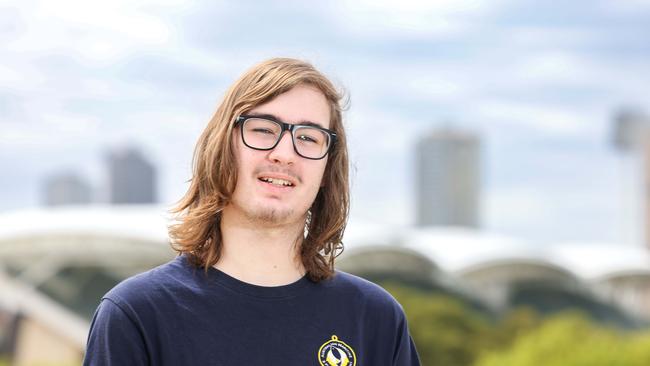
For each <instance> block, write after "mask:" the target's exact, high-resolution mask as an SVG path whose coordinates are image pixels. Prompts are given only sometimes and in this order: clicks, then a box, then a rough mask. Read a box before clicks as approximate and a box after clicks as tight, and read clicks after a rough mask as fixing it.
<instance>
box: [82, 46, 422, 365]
mask: <svg viewBox="0 0 650 366" xmlns="http://www.w3.org/2000/svg"><path fill="white" fill-rule="evenodd" d="M340 100H341V96H340V94H339V93H338V92H337V91H336V89H335V88H334V87H333V85H332V83H331V82H330V81H329V80H328V79H327V78H325V77H324V76H323V75H322V74H321V73H319V72H318V71H317V70H316V69H314V68H313V67H312V66H311V65H310V64H307V63H305V62H302V61H298V60H294V59H271V60H268V61H266V62H263V63H261V64H259V65H257V66H255V67H253V68H252V69H251V70H249V71H248V72H247V73H245V74H244V75H243V76H242V77H241V78H240V79H239V80H238V81H237V82H236V83H235V84H234V85H233V86H232V87H231V88H230V89H229V90H228V92H227V93H226V95H225V97H224V99H223V101H222V103H221V105H220V106H219V108H218V109H217V111H216V113H215V115H214V116H213V117H212V119H211V121H210V123H209V124H208V126H207V128H206V129H205V131H204V132H203V134H202V135H201V137H200V138H199V141H198V143H197V146H196V150H195V153H194V164H193V178H192V180H191V185H190V188H189V190H188V192H187V194H186V195H185V197H184V198H183V199H182V200H181V201H180V202H179V204H178V206H177V207H176V209H175V210H174V212H175V213H177V214H179V219H178V221H177V223H176V224H175V225H172V226H171V227H170V237H171V238H172V245H173V247H174V249H175V250H177V251H178V252H179V254H180V255H179V256H178V257H177V258H176V259H174V260H173V261H171V262H169V263H167V264H164V265H162V266H160V267H158V268H155V269H153V270H151V271H148V272H145V273H142V274H140V275H137V276H135V277H132V278H130V279H128V280H126V281H124V282H122V283H121V284H119V285H118V286H116V287H115V288H114V289H112V290H111V291H109V292H108V294H106V295H105V296H104V298H103V299H102V301H101V303H100V305H99V308H98V309H97V312H96V313H95V316H94V319H93V322H92V325H91V329H90V334H89V338H88V346H87V350H86V356H85V360H84V365H221V366H256V365H260V366H261V365H295V366H307V365H323V366H359V365H361V366H383V365H386V366H388V365H391V366H398V365H399V366H407V365H408V366H411V365H419V360H418V356H417V353H416V350H415V347H414V344H413V341H412V339H411V337H410V336H409V333H408V326H407V322H406V319H405V317H404V313H403V311H402V308H401V306H400V305H399V304H398V303H397V302H396V301H395V300H394V299H393V298H392V297H391V296H390V295H389V294H388V293H387V292H386V291H384V290H383V289H382V288H380V287H379V286H377V285H374V284H372V283H370V282H368V281H365V280H363V279H361V278H358V277H355V276H352V275H350V274H347V273H344V272H340V271H335V270H334V258H335V257H336V255H337V254H338V253H339V252H340V250H341V249H342V244H341V239H342V236H343V231H344V229H345V225H346V222H347V216H348V207H349V187H348V155H347V147H346V140H345V131H344V130H343V125H342V116H341V106H340Z"/></svg>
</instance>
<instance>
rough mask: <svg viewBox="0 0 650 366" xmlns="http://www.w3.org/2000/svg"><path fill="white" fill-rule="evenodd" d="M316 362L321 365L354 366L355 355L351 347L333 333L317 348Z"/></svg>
mask: <svg viewBox="0 0 650 366" xmlns="http://www.w3.org/2000/svg"><path fill="white" fill-rule="evenodd" d="M318 362H320V364H321V366H356V364H357V356H356V355H355V354H354V350H353V349H352V347H350V346H348V345H347V344H346V343H345V342H343V341H340V340H339V337H337V336H335V335H333V336H332V339H330V340H329V341H327V342H325V343H323V345H322V346H320V349H319V350H318Z"/></svg>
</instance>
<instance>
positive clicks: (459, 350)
mask: <svg viewBox="0 0 650 366" xmlns="http://www.w3.org/2000/svg"><path fill="white" fill-rule="evenodd" d="M384 288H386V289H387V290H388V291H389V292H390V293H391V294H392V295H393V296H394V297H395V298H396V299H397V300H398V301H399V302H400V303H401V304H402V306H403V307H404V311H405V313H406V317H407V320H408V323H409V330H410V333H411V336H412V337H413V340H414V341H415V344H416V347H417V349H418V353H419V355H420V358H421V361H422V364H423V365H427V366H437V365H445V366H447V365H454V366H464V365H472V364H473V363H474V361H475V359H476V357H477V355H478V353H479V352H480V351H481V350H483V349H484V348H485V347H487V346H488V345H489V344H490V342H491V339H490V332H491V331H490V329H491V328H490V324H489V322H488V320H487V319H486V318H485V317H484V316H482V315H481V314H479V313H478V312H475V311H473V310H471V309H470V308H469V307H468V306H466V305H464V304H463V303H462V302H461V301H459V300H457V299H455V298H453V297H450V296H446V295H439V294H432V293H425V292H422V291H419V290H415V289H411V288H408V287H404V286H401V285H397V284H395V283H389V284H385V285H384Z"/></svg>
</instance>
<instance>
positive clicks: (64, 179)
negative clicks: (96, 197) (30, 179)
mask: <svg viewBox="0 0 650 366" xmlns="http://www.w3.org/2000/svg"><path fill="white" fill-rule="evenodd" d="M43 200H44V203H45V205H46V206H60V205H78V204H88V203H90V202H91V200H92V190H91V188H90V186H89V185H88V183H86V181H84V180H83V179H81V178H80V177H78V176H77V175H75V174H73V173H59V174H56V175H52V176H50V177H48V178H46V179H45V181H44V183H43Z"/></svg>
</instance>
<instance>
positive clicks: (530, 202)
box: [0, 0, 650, 245]
mask: <svg viewBox="0 0 650 366" xmlns="http://www.w3.org/2000/svg"><path fill="white" fill-rule="evenodd" d="M649 35H650V1H642V0H617V1H614V0H612V1H582V0H577V1H571V2H567V3H564V4H562V5H561V6H560V5H558V4H557V3H551V2H539V1H528V0H523V1H521V0H520V1H514V0H513V1H501V0H493V1H469V0H438V1H435V2H433V1H411V0H402V1H399V2H393V1H384V0H375V1H351V0H350V1H345V0H340V1H328V2H304V1H300V2H299V1H266V2H256V1H236V2H235V1H230V2H226V1H204V2H199V1H188V0H162V1H161V0H157V1H123V0H115V1H110V2H108V1H102V2H94V1H67V0H61V1H57V2H52V1H30V0H27V1H20V2H18V1H3V0H0V44H2V47H0V177H1V178H0V212H8V211H12V210H17V209H21V208H29V207H38V206H39V205H40V204H41V202H42V201H43V200H42V195H41V190H42V187H41V184H42V181H43V180H44V179H45V178H46V177H48V176H50V175H52V174H57V173H61V172H68V171H69V172H75V173H77V174H79V175H80V176H82V177H83V178H84V179H87V180H88V181H89V183H90V184H91V185H92V186H93V187H94V188H95V189H96V191H98V192H103V191H105V188H106V185H105V183H104V182H105V179H106V172H105V159H106V155H107V152H108V151H109V150H111V149H119V148H122V147H125V146H131V145H135V146H138V147H140V148H141V149H142V151H143V153H144V154H145V155H146V156H147V157H148V158H149V159H150V160H152V161H153V162H155V164H156V167H157V169H158V176H159V186H158V191H159V196H160V201H161V203H163V204H166V205H171V204H173V203H174V202H175V201H176V200H178V199H180V198H181V196H182V195H183V193H184V192H185V190H186V189H187V183H186V182H187V179H189V177H190V173H191V170H190V164H191V158H192V152H193V149H194V144H195V142H196V140H197V138H198V136H199V134H200V133H201V131H202V129H203V128H204V127H205V125H206V123H207V121H208V119H209V118H210V116H211V115H212V113H213V112H214V110H215V109H216V106H217V104H218V102H219V100H220V98H221V97H222V95H223V93H224V92H225V90H226V88H227V87H228V86H229V85H230V84H231V83H232V82H233V81H234V80H235V79H236V78H237V77H238V76H239V75H240V74H241V73H243V72H244V71H246V70H247V69H248V68H249V67H251V66H252V65H254V64H255V63H257V62H259V61H262V60H264V59H266V58H270V57H276V56H287V57H296V58H301V59H304V60H307V61H310V62H312V63H313V64H314V65H315V66H316V67H317V68H319V69H320V70H321V71H323V72H324V73H325V74H326V75H328V76H329V77H330V78H331V79H332V80H334V82H335V83H336V84H337V85H338V86H339V87H341V88H344V89H345V90H346V92H347V95H348V96H349V98H350V105H349V109H348V110H347V111H346V114H345V123H346V128H347V131H348V139H349V149H350V155H351V159H352V165H353V174H352V210H351V216H352V218H353V219H357V220H363V221H370V222H375V223H380V224H386V225H394V226H396V227H398V226H409V225H412V223H414V222H415V216H414V211H415V202H416V197H415V196H414V191H415V189H414V188H415V176H416V174H417V172H416V170H415V156H414V154H415V144H416V142H417V140H418V138H420V137H421V136H422V135H424V134H427V133H430V132H431V131H433V130H434V129H436V128H441V127H452V128H458V129H462V130H467V131H472V132H474V133H477V134H478V135H479V136H480V138H481V147H482V150H481V204H480V210H481V213H480V216H481V230H484V231H485V232H488V233H497V234H503V235H511V236H515V237H518V238H521V239H523V240H525V241H528V242H530V243H534V244H536V245H545V244H548V243H558V242H584V243H594V242H606V243H620V244H621V245H641V242H642V240H643V238H642V230H641V221H642V217H643V214H642V213H643V207H642V206H641V203H640V201H641V196H640V192H641V184H642V178H643V176H642V173H641V171H640V170H639V167H640V166H641V164H642V161H641V158H640V157H639V156H637V155H635V154H633V153H629V152H628V153H623V152H621V151H618V150H616V149H615V148H614V147H613V146H612V143H611V139H612V127H613V116H614V115H615V113H617V111H619V110H621V109H622V108H634V109H637V110H640V111H645V112H646V113H647V112H650V98H649V97H648V96H649V95H650V62H648V61H650V37H649ZM100 195H101V193H100Z"/></svg>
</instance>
